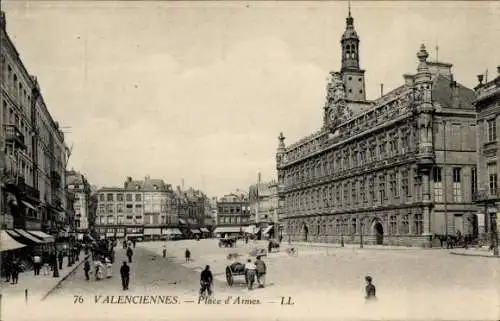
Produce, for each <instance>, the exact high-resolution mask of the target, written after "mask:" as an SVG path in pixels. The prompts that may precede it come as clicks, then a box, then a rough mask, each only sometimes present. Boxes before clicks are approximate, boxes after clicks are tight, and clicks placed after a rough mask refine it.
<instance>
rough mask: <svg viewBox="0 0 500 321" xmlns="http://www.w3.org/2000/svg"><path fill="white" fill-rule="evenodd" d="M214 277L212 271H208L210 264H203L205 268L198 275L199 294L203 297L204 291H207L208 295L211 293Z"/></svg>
mask: <svg viewBox="0 0 500 321" xmlns="http://www.w3.org/2000/svg"><path fill="white" fill-rule="evenodd" d="M213 281H214V278H213V276H212V272H211V271H210V265H206V266H205V270H203V271H202V272H201V276H200V285H201V288H200V296H201V297H204V296H205V292H207V294H208V296H211V295H212V285H213Z"/></svg>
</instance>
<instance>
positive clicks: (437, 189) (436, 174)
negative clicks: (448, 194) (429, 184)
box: [432, 167, 443, 203]
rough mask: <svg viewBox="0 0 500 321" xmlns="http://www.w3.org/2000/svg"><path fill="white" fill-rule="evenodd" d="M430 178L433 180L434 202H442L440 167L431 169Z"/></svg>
mask: <svg viewBox="0 0 500 321" xmlns="http://www.w3.org/2000/svg"><path fill="white" fill-rule="evenodd" d="M432 178H433V180H434V202H439V203H441V202H443V183H442V180H441V167H434V168H433V169H432Z"/></svg>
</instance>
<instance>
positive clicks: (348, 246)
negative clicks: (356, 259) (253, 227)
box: [259, 241, 441, 251]
mask: <svg viewBox="0 0 500 321" xmlns="http://www.w3.org/2000/svg"><path fill="white" fill-rule="evenodd" d="M259 242H262V241H259ZM264 242H266V241H264ZM281 245H282V247H285V248H286V247H291V246H296V247H304V248H314V247H328V248H338V249H342V247H341V246H340V244H338V243H313V242H291V243H288V242H286V241H283V242H282V243H281ZM266 247H267V242H266ZM343 248H344V249H353V248H355V249H360V245H359V243H356V244H354V243H349V244H347V243H345V244H344V247H343ZM363 249H367V250H419V251H421V250H436V249H441V247H439V248H438V247H435V248H422V247H418V246H395V245H372V244H363Z"/></svg>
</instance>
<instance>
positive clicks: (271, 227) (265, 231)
mask: <svg viewBox="0 0 500 321" xmlns="http://www.w3.org/2000/svg"><path fill="white" fill-rule="evenodd" d="M273 227H274V226H273V225H270V226H268V227H266V229H265V230H264V231H262V234H264V235H265V234H268V233H269V232H270V231H271V230H272V229H273Z"/></svg>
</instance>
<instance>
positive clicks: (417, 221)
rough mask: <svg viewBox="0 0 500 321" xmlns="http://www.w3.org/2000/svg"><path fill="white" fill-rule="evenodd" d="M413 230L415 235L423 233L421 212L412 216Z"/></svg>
mask: <svg viewBox="0 0 500 321" xmlns="http://www.w3.org/2000/svg"><path fill="white" fill-rule="evenodd" d="M413 223H414V229H413V230H414V231H415V234H416V235H422V234H423V233H424V220H423V217H422V214H415V218H414V221H413Z"/></svg>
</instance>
